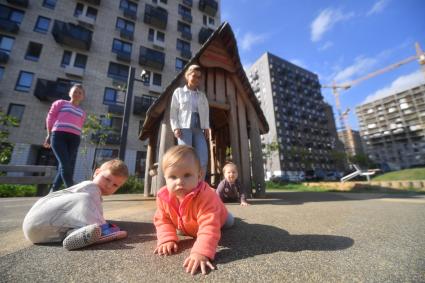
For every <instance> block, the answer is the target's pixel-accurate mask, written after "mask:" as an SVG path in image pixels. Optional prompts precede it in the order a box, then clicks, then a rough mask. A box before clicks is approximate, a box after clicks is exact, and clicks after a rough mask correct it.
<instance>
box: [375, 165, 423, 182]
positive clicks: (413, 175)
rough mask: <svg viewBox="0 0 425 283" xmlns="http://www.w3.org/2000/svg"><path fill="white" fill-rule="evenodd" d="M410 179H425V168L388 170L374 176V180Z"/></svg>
mask: <svg viewBox="0 0 425 283" xmlns="http://www.w3.org/2000/svg"><path fill="white" fill-rule="evenodd" d="M398 180H403V181H410V180H425V168H412V169H405V170H400V171H394V172H388V173H385V174H383V175H379V176H376V177H375V178H372V181H398Z"/></svg>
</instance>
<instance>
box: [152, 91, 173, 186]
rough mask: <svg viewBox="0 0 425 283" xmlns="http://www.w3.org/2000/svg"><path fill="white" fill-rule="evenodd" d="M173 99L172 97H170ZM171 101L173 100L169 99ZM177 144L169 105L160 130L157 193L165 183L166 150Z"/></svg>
mask: <svg viewBox="0 0 425 283" xmlns="http://www.w3.org/2000/svg"><path fill="white" fill-rule="evenodd" d="M170 99H171V98H170ZM169 103H171V100H170V101H169ZM173 145H175V142H174V134H173V131H172V130H171V125H170V107H167V108H166V109H165V113H164V116H163V118H162V121H161V131H160V140H159V151H158V176H157V178H158V179H157V182H156V183H157V185H156V190H155V194H156V193H157V192H158V190H159V189H160V188H161V187H163V186H164V185H165V180H164V172H162V166H161V161H162V158H163V156H164V154H165V152H166V151H167V150H168V149H169V148H170V147H172V146H173Z"/></svg>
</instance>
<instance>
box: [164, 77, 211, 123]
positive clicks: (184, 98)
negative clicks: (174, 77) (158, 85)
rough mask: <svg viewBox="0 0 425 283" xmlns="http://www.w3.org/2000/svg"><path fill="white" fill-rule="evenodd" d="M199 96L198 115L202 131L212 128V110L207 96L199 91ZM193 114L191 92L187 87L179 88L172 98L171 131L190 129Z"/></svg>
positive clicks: (197, 92)
mask: <svg viewBox="0 0 425 283" xmlns="http://www.w3.org/2000/svg"><path fill="white" fill-rule="evenodd" d="M196 95H198V113H199V119H200V123H201V129H209V128H210V109H209V104H208V99H207V97H206V95H205V94H204V93H203V92H202V91H199V90H197V91H196ZM191 114H192V100H191V91H190V90H189V89H188V88H187V86H186V85H185V86H184V87H178V88H176V90H175V91H174V93H173V97H172V98H171V108H170V124H171V129H172V130H173V131H174V130H175V129H189V128H190V117H191Z"/></svg>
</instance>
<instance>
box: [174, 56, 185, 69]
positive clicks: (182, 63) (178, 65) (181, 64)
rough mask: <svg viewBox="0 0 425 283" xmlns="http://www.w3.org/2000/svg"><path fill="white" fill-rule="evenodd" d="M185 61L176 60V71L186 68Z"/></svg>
mask: <svg viewBox="0 0 425 283" xmlns="http://www.w3.org/2000/svg"><path fill="white" fill-rule="evenodd" d="M186 64H187V61H185V60H182V59H180V58H176V71H181V70H183V68H184V66H186Z"/></svg>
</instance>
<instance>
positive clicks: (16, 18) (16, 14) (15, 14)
mask: <svg viewBox="0 0 425 283" xmlns="http://www.w3.org/2000/svg"><path fill="white" fill-rule="evenodd" d="M0 11H1V12H0V19H3V20H7V21H11V22H14V23H16V24H18V25H20V24H21V23H22V20H23V19H24V11H21V10H17V9H13V8H11V7H8V6H3V5H0Z"/></svg>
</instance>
